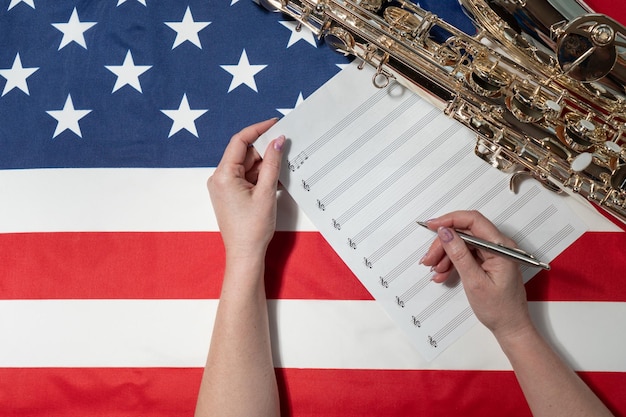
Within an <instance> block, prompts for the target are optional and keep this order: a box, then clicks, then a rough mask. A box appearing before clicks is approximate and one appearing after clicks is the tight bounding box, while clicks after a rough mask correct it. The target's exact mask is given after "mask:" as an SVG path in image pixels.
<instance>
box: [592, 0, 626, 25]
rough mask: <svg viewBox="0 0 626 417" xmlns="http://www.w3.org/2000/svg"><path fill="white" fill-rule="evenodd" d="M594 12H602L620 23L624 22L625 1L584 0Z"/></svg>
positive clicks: (625, 12) (625, 22) (625, 14)
mask: <svg viewBox="0 0 626 417" xmlns="http://www.w3.org/2000/svg"><path fill="white" fill-rule="evenodd" d="M585 3H587V4H588V5H589V7H591V8H592V9H593V10H594V11H595V12H596V13H604V14H606V15H608V16H611V17H612V18H613V19H615V20H617V21H618V22H620V23H621V24H626V3H624V2H623V1H621V0H619V1H614V0H613V1H611V0H585Z"/></svg>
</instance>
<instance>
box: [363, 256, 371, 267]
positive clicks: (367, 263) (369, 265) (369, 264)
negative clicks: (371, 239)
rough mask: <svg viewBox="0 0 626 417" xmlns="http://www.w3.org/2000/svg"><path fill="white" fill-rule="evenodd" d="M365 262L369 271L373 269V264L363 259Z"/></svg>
mask: <svg viewBox="0 0 626 417" xmlns="http://www.w3.org/2000/svg"><path fill="white" fill-rule="evenodd" d="M363 262H365V266H366V267H368V268H369V269H372V262H371V261H368V260H367V258H363Z"/></svg>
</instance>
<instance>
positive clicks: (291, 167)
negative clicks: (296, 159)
mask: <svg viewBox="0 0 626 417" xmlns="http://www.w3.org/2000/svg"><path fill="white" fill-rule="evenodd" d="M287 168H289V171H291V172H294V171H295V170H296V166H295V165H294V164H293V162H291V161H287Z"/></svg>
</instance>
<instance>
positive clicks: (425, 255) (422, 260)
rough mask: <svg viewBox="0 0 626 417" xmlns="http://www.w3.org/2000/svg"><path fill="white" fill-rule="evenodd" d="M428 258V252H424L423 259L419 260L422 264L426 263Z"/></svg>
mask: <svg viewBox="0 0 626 417" xmlns="http://www.w3.org/2000/svg"><path fill="white" fill-rule="evenodd" d="M426 258H428V252H426V253H425V254H424V256H422V259H420V261H419V265H422V264H423V263H424V260H425V259H426Z"/></svg>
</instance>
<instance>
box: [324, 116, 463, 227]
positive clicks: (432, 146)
mask: <svg viewBox="0 0 626 417" xmlns="http://www.w3.org/2000/svg"><path fill="white" fill-rule="evenodd" d="M457 129H458V127H457ZM450 130H451V128H448V129H446V131H445V132H443V133H442V134H440V135H439V136H438V137H437V140H435V141H432V142H431V143H429V144H428V145H427V146H425V147H424V148H423V149H421V150H420V151H419V152H417V153H416V154H415V155H414V156H412V157H411V158H410V159H409V160H408V161H406V162H405V163H403V164H402V165H401V166H400V168H398V169H396V170H395V171H394V172H393V173H391V175H389V176H388V177H387V178H385V179H384V180H383V181H382V182H381V183H380V184H378V185H377V186H375V187H374V188H372V189H371V190H370V191H369V192H368V193H367V194H365V195H364V196H363V197H361V198H360V199H359V200H358V201H357V202H356V203H354V204H353V205H352V206H351V207H350V208H348V209H347V210H346V211H344V212H343V213H342V214H340V215H339V216H338V217H337V218H335V219H333V226H334V227H335V229H339V230H340V229H341V226H342V225H344V224H345V223H347V222H348V221H349V220H351V219H352V218H353V217H354V216H355V215H357V214H358V213H359V212H361V210H363V208H365V207H366V206H367V205H369V204H370V203H371V202H372V201H373V200H374V199H375V198H376V197H377V196H378V195H379V194H381V193H382V192H383V191H385V190H387V189H388V188H389V187H391V186H392V185H393V184H395V183H396V182H397V181H399V180H400V179H401V178H402V177H404V176H405V175H406V174H407V173H408V172H409V171H411V170H412V169H413V168H415V167H416V166H417V165H418V164H420V163H421V162H422V161H424V160H425V159H426V158H427V157H429V156H430V155H431V154H432V153H433V152H434V151H435V150H437V149H438V148H439V147H440V146H441V145H442V144H443V143H445V142H446V141H447V140H448V139H450V137H451V135H450V134H449V133H450V132H449V131H450Z"/></svg>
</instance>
